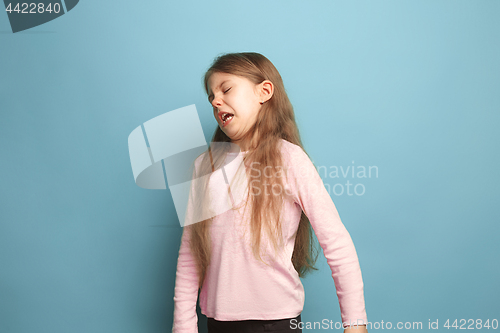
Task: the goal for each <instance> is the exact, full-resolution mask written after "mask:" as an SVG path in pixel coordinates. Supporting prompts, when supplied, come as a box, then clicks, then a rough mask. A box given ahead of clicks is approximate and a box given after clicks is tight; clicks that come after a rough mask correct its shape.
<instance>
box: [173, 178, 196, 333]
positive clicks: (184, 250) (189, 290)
mask: <svg viewBox="0 0 500 333" xmlns="http://www.w3.org/2000/svg"><path fill="white" fill-rule="evenodd" d="M195 179H196V169H195V168H194V169H193V178H192V182H191V191H190V193H189V200H188V205H187V211H186V215H187V217H186V221H191V219H190V218H191V217H192V216H193V213H194V210H193V209H194V207H193V191H194V188H195V186H194V183H195V182H194V180H195ZM191 227H192V224H191V225H187V226H185V227H184V228H183V230H182V237H181V245H180V248H179V258H178V259H177V272H176V276H175V292H174V322H173V327H172V333H198V315H197V314H196V302H197V300H198V290H199V286H198V270H197V267H196V263H195V260H194V257H193V255H192V254H191V249H190V239H191Z"/></svg>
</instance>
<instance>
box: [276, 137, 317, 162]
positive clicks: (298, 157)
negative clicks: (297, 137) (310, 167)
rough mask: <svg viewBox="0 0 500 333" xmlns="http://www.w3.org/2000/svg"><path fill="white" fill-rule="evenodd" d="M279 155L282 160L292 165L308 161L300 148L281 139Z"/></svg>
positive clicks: (307, 157)
mask: <svg viewBox="0 0 500 333" xmlns="http://www.w3.org/2000/svg"><path fill="white" fill-rule="evenodd" d="M281 153H282V156H283V157H284V159H285V160H287V161H288V162H290V163H291V164H292V165H293V164H297V163H304V162H306V161H310V159H309V156H308V155H307V153H306V152H305V151H304V149H302V147H301V146H299V145H296V144H294V143H291V142H290V141H287V140H285V139H281Z"/></svg>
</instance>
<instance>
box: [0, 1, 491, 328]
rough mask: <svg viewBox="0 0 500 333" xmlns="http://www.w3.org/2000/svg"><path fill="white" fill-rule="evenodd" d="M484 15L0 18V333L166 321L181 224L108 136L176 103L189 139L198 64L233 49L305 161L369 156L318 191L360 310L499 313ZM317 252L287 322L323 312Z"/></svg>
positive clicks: (169, 10)
mask: <svg viewBox="0 0 500 333" xmlns="http://www.w3.org/2000/svg"><path fill="white" fill-rule="evenodd" d="M499 14H500V2H498V1H486V0H482V1H462V0H460V1H430V0H426V1H395V0H394V1H348V2H347V1H330V0H328V1H318V0H316V1H283V0H274V1H252V2H239V1H238V2H235V1H185V2H182V1H177V2H174V1H148V2H138V1H118V0H112V1H95V0H94V1H91V0H86V1H80V3H79V4H78V5H77V6H76V7H75V8H74V9H73V10H72V11H71V12H69V13H68V14H66V15H63V16H61V17H60V18H58V19H56V20H53V21H51V22H48V23H46V24H43V25H41V26H38V27H35V28H33V29H30V30H27V31H25V32H20V33H16V34H13V33H12V32H11V30H10V26H9V22H8V18H7V14H6V13H5V12H4V13H3V14H1V13H0V59H1V65H0V112H1V121H0V136H1V141H0V153H1V155H0V156H1V164H0V168H1V169H0V177H1V179H0V181H1V192H0V193H1V194H0V200H1V209H0V332H14V333H32V332H51V333H59V332H61V333H63V332H73V333H80V332H81V333H87V332H93V333H100V332H103V333H104V332H121V333H129V332H130V333H132V332H134V333H135V332H140V333H146V332H169V331H170V330H171V327H172V315H173V292H174V283H175V269H176V261H177V255H178V248H179V244H180V236H181V232H182V229H181V227H180V225H179V222H178V219H177V215H176V212H175V209H174V206H173V202H172V198H171V195H170V192H169V190H166V191H165V190H163V191H161V190H145V189H142V188H139V187H138V186H137V185H136V184H135V183H134V179H133V175H132V169H131V165H130V159H129V155H128V147H127V137H128V135H129V134H130V132H131V131H132V130H133V129H134V128H136V127H137V126H139V125H141V124H142V123H144V122H145V121H147V120H149V119H151V118H154V117H156V116H158V115H160V114H163V113H165V112H168V111H171V110H174V109H177V108H180V107H183V106H186V105H190V104H196V107H197V109H198V112H199V115H200V119H201V122H202V125H203V129H204V131H205V136H206V138H207V140H209V139H210V137H211V135H212V133H213V130H214V129H215V126H217V124H216V121H215V119H213V116H212V113H211V108H210V105H209V103H208V102H207V99H206V96H205V94H204V92H203V89H202V84H201V78H202V75H203V74H204V71H205V70H206V69H207V68H208V66H209V65H210V63H211V61H212V60H213V58H214V57H215V56H216V55H218V54H221V53H225V52H242V51H253V52H259V53H262V54H264V55H265V56H266V57H268V58H269V59H270V60H271V61H272V62H273V63H274V65H275V66H276V67H277V69H278V70H279V71H280V73H281V75H282V77H283V80H284V83H285V87H286V89H287V92H288V94H289V97H290V100H291V101H292V103H293V105H294V108H295V112H296V116H297V123H298V125H299V128H300V131H301V135H302V138H303V142H304V147H305V149H306V151H307V152H308V153H309V154H310V155H311V158H312V160H313V162H314V163H315V164H316V165H317V166H326V167H328V168H329V167H330V166H338V167H340V166H342V167H343V168H344V169H345V168H347V167H348V166H352V165H355V166H365V167H368V166H376V167H377V168H378V177H375V176H374V174H372V177H371V178H357V177H355V178H353V177H351V175H349V176H347V177H345V178H344V177H343V176H340V178H331V177H327V178H324V180H325V184H329V185H330V186H334V185H335V184H337V183H341V184H346V182H347V181H348V180H349V181H350V183H351V184H357V183H361V184H363V186H364V187H365V193H364V194H363V195H347V194H346V193H345V192H344V193H343V194H342V195H335V194H332V199H333V200H334V202H335V204H336V206H337V209H338V211H339V213H340V216H341V218H342V221H343V222H344V224H345V225H346V227H347V229H348V231H349V232H350V234H351V237H352V239H353V241H354V244H355V246H356V249H357V252H358V256H359V260H360V264H361V269H362V273H363V279H364V284H365V300H366V310H367V315H368V320H369V321H370V322H372V323H375V322H378V323H379V324H380V322H381V321H382V320H383V321H384V324H385V323H386V322H388V321H390V322H392V324H393V327H395V325H396V323H397V322H403V323H404V322H422V323H423V327H424V329H423V330H419V331H420V332H425V331H427V325H428V321H429V319H430V320H431V321H435V320H436V319H439V326H440V330H439V331H444V330H445V329H443V327H442V326H443V324H444V322H445V320H446V319H448V318H449V319H452V320H453V319H482V320H483V322H484V321H485V320H486V319H490V321H491V319H493V318H497V319H500V318H499V315H498V314H499V313H500V312H499V310H500V301H499V297H498V296H499V294H500V293H499V292H500V287H499V285H498V281H499V277H500V265H499V264H498V262H499V254H500V245H499V242H498V236H499V231H500V228H499V223H498V222H499V219H498V206H496V204H498V201H499V200H498V199H499V196H498V187H499V185H500V177H499V175H498V170H499V167H500V160H499V155H498V144H499V139H500V136H499V134H498V131H496V129H497V127H498V122H499V120H500V116H499V111H500V94H499V93H498V92H499V91H500V62H499V61H498V60H499V59H500V21H499V20H498V17H499ZM180 126H182V124H180ZM351 189H352V188H351ZM337 193H339V187H337ZM351 193H352V191H351ZM318 266H319V267H320V271H319V272H315V273H313V274H312V275H311V276H309V277H306V278H305V279H304V280H303V283H304V286H305V289H306V301H305V307H304V311H303V313H302V320H303V321H321V320H322V319H328V320H333V321H334V322H339V321H340V320H341V318H340V311H339V307H338V300H337V297H336V294H335V287H334V283H333V279H332V277H331V272H330V269H329V267H328V266H327V264H326V260H325V258H324V256H322V255H321V256H320V259H319V261H318ZM203 320H204V318H203V317H202V318H201V319H200V327H201V328H200V332H205V327H204V321H203ZM323 331H325V330H320V329H316V330H307V331H304V332H323ZM371 331H382V329H378V330H377V329H375V328H372V330H371Z"/></svg>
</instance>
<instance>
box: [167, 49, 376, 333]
mask: <svg viewBox="0 0 500 333" xmlns="http://www.w3.org/2000/svg"><path fill="white" fill-rule="evenodd" d="M204 88H205V90H206V93H207V95H208V101H209V102H210V103H211V104H212V106H213V114H214V117H215V119H216V120H217V122H218V124H219V126H218V127H217V129H216V131H215V133H214V135H213V138H212V143H215V142H219V143H220V142H225V143H233V144H236V145H238V147H239V148H240V150H241V153H240V154H238V156H242V157H243V159H242V161H243V162H244V163H242V164H244V166H245V167H244V170H245V172H247V174H248V179H249V182H250V181H251V182H250V184H248V185H249V186H248V195H247V197H246V198H247V199H246V201H245V204H244V206H242V207H238V208H235V209H231V210H229V211H227V212H225V213H223V214H220V215H217V216H215V217H213V218H209V219H206V220H203V221H201V222H198V223H193V224H191V225H186V226H185V227H184V228H183V234H182V240H181V245H180V250H179V258H178V263H177V273H176V283H175V296H174V302H175V305H174V322H173V332H174V333H197V332H198V317H197V314H196V303H197V300H198V291H199V289H200V288H201V293H200V295H199V297H200V307H201V312H202V313H203V314H204V315H206V316H207V319H208V321H207V326H208V332H209V333H220V332H234V333H240V332H302V331H301V329H299V328H298V327H299V326H300V325H299V324H301V312H302V310H303V306H304V288H303V286H302V283H301V281H300V277H303V276H305V274H306V273H308V272H309V271H311V270H312V269H316V268H315V267H314V264H315V261H316V259H317V254H318V252H317V251H315V250H317V249H316V248H315V247H314V246H313V238H312V237H313V235H312V232H313V231H314V232H315V234H316V237H317V239H318V241H319V244H320V245H321V247H322V248H323V252H324V254H325V257H326V259H327V262H328V265H329V266H330V268H331V271H332V277H333V280H334V282H335V287H336V290H337V296H338V299H339V303H340V309H341V316H342V322H343V323H344V329H345V330H344V332H358V333H362V332H366V326H364V325H366V322H367V317H366V311H365V302H364V295H363V280H362V276H361V270H360V267H359V262H358V257H357V254H356V250H355V248H354V244H353V242H352V240H351V237H350V235H349V233H348V232H347V230H346V229H345V227H344V225H343V224H342V222H341V220H340V217H339V215H338V212H337V210H336V208H335V205H334V203H333V201H332V199H331V197H330V195H329V194H328V192H327V191H326V189H325V187H324V184H323V182H322V180H321V178H320V176H319V174H318V172H317V171H316V169H315V167H314V165H313V163H312V162H311V160H310V159H309V157H308V155H307V153H306V152H305V151H304V150H303V148H302V143H301V140H300V136H299V131H298V128H297V124H296V123H295V117H294V112H293V107H292V105H291V103H290V101H289V99H288V96H287V94H286V92H285V88H284V85H283V81H282V79H281V76H280V74H279V73H278V71H277V70H276V68H275V67H274V65H273V64H272V63H271V62H270V61H269V60H268V59H267V58H266V57H264V56H263V55H261V54H259V53H251V52H246V53H231V54H225V55H222V56H219V57H217V58H216V59H215V61H214V62H213V64H212V66H211V67H210V68H209V69H208V71H207V72H206V74H205V77H204ZM310 112H311V114H312V115H314V113H313V110H310ZM229 145H230V144H229ZM231 154H235V153H234V152H230V151H227V149H219V150H217V149H213V148H210V149H209V150H208V153H204V154H202V155H200V156H199V157H198V158H197V159H196V161H195V169H194V173H193V176H194V177H200V175H207V174H210V171H214V170H216V169H217V168H219V167H220V166H222V165H224V164H227V161H226V158H233V159H234V155H231ZM236 154H237V153H236ZM224 161H226V162H224ZM224 168H225V169H226V170H225V172H226V173H231V172H232V170H227V166H225V167H224ZM207 186H210V185H207ZM192 189H193V188H192ZM229 190H230V188H229ZM207 192H209V191H207ZM195 195H199V194H195ZM190 200H191V199H190ZM196 202H201V201H196ZM194 207H196V205H195V204H193V203H192V202H191V206H189V204H188V210H189V209H191V210H193V209H194ZM311 227H312V228H311ZM358 325H359V326H358Z"/></svg>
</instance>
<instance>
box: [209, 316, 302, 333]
mask: <svg viewBox="0 0 500 333" xmlns="http://www.w3.org/2000/svg"><path fill="white" fill-rule="evenodd" d="M292 319H295V320H293V321H292ZM300 322H301V317H300V314H299V315H298V316H297V317H295V318H286V319H275V320H238V321H219V320H215V319H213V318H210V317H207V326H208V333H254V332H274V333H302V330H301V329H299V328H298V326H299V323H300ZM292 327H293V328H292Z"/></svg>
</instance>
